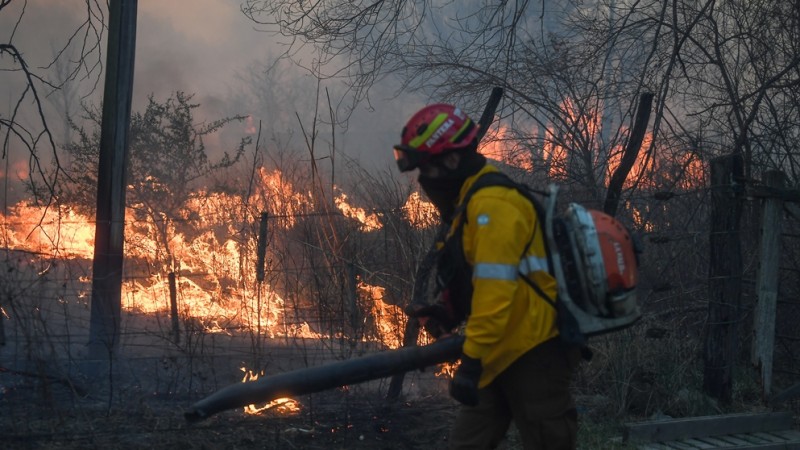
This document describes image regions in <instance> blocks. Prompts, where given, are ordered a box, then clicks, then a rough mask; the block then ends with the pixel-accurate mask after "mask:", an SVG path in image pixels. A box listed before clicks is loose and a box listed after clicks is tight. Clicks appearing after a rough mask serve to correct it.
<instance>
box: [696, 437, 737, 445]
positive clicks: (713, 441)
mask: <svg viewBox="0 0 800 450" xmlns="http://www.w3.org/2000/svg"><path fill="white" fill-rule="evenodd" d="M698 440H699V441H703V442H708V443H709V444H712V445H714V448H725V447H727V446H729V445H730V444H729V443H727V442H725V441H722V440H720V439H717V438H715V437H713V436H704V437H701V438H698Z"/></svg>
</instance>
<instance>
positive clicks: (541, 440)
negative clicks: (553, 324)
mask: <svg viewBox="0 0 800 450" xmlns="http://www.w3.org/2000/svg"><path fill="white" fill-rule="evenodd" d="M580 358H581V355H580V351H579V350H578V349H577V348H570V347H567V346H565V345H564V344H562V343H561V341H560V339H559V338H555V339H551V340H549V341H547V342H544V343H542V344H541V345H539V346H537V347H535V348H533V349H531V350H530V351H529V352H527V353H525V354H524V355H522V357H520V358H519V359H518V360H516V361H515V362H514V363H513V364H512V365H511V366H509V367H508V369H506V370H505V371H504V372H503V373H501V374H500V375H499V376H498V377H497V378H495V380H494V381H492V383H491V384H490V385H489V386H486V387H485V388H483V389H481V390H479V391H478V396H479V399H480V401H479V403H478V406H474V407H469V406H462V408H461V410H460V411H459V413H458V416H457V418H456V423H455V425H454V427H453V430H452V432H451V435H450V448H451V449H491V448H495V447H497V445H498V444H499V443H500V441H501V440H502V439H503V437H504V436H505V435H506V432H507V431H508V428H509V426H510V425H511V421H512V420H513V421H514V424H515V425H516V427H517V429H518V430H519V432H520V435H521V437H522V444H523V446H524V448H525V449H526V450H574V449H575V447H576V435H577V431H578V417H577V413H576V411H575V402H574V400H573V399H572V395H571V394H570V390H569V385H570V381H571V379H572V374H573V372H574V371H575V368H576V367H577V365H578V363H579V361H580Z"/></svg>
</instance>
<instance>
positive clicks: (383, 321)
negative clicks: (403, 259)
mask: <svg viewBox="0 0 800 450" xmlns="http://www.w3.org/2000/svg"><path fill="white" fill-rule="evenodd" d="M358 289H359V291H360V292H361V294H362V296H363V297H366V300H368V301H369V302H370V303H371V304H370V306H371V311H372V317H374V318H375V328H376V329H375V332H376V333H377V338H378V339H377V340H378V341H379V342H383V343H384V344H386V345H387V346H388V347H389V348H400V346H401V345H402V336H403V330H404V325H405V313H403V310H402V309H401V308H399V307H397V306H395V305H390V304H388V303H386V302H384V301H383V298H384V297H383V294H384V292H385V291H386V288H383V287H381V286H371V285H369V284H367V283H365V282H364V281H362V280H361V279H359V281H358Z"/></svg>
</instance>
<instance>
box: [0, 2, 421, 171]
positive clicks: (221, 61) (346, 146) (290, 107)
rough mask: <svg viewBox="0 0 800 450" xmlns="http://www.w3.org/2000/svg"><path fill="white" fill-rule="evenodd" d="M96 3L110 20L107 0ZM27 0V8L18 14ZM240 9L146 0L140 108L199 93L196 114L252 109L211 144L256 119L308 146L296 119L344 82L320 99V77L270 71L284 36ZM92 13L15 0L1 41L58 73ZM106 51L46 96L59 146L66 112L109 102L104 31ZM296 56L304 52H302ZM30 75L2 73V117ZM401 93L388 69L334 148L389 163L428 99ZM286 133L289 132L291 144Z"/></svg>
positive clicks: (141, 5)
mask: <svg viewBox="0 0 800 450" xmlns="http://www.w3.org/2000/svg"><path fill="white" fill-rule="evenodd" d="M98 4H99V5H100V6H101V7H102V8H103V10H102V11H100V12H101V13H102V14H103V15H104V18H103V20H104V21H105V22H106V23H107V19H108V11H106V10H105V4H106V3H105V2H98ZM23 6H24V8H25V11H24V15H22V16H21V17H22V19H21V20H20V15H21V11H22V9H21V8H22V7H23ZM96 6H97V5H96ZM239 7H240V2H238V1H230V0H169V1H164V0H139V2H138V15H137V43H136V61H135V73H134V92H133V97H134V102H133V110H134V111H140V110H142V109H143V108H144V106H145V105H146V101H147V96H148V95H153V96H154V97H155V98H156V99H158V100H161V101H163V100H166V98H168V96H170V95H171V94H172V93H174V92H175V91H183V92H186V93H190V94H194V96H195V97H194V102H195V103H198V104H200V105H201V107H200V108H199V109H198V110H197V113H196V118H197V119H199V120H206V121H207V120H214V119H218V118H221V117H226V116H232V115H245V116H251V120H250V122H249V124H242V125H237V126H235V127H229V128H227V129H226V130H225V132H224V133H221V134H220V135H219V136H217V139H218V142H211V143H209V144H210V145H208V146H209V147H210V148H213V147H215V146H216V147H219V148H218V151H219V152H220V153H221V152H222V151H223V150H230V149H232V148H233V147H234V146H235V145H236V143H237V142H238V138H239V137H241V136H243V135H245V134H246V133H247V132H248V126H249V132H252V130H253V124H257V123H259V122H261V123H262V124H266V125H267V126H265V127H264V128H265V132H266V131H267V130H268V129H270V126H272V130H271V131H269V132H276V133H287V134H291V135H293V136H294V138H291V139H295V140H294V141H292V142H288V143H285V144H284V145H287V146H290V147H291V146H295V147H298V148H297V151H301V152H306V149H305V148H303V145H304V144H303V143H302V141H301V140H299V139H298V137H299V136H300V134H301V132H300V129H299V125H298V121H299V120H302V121H304V122H305V123H304V125H305V126H307V127H308V126H309V124H310V123H311V121H312V118H313V115H314V110H315V108H314V106H315V103H316V104H317V106H318V108H319V112H318V113H319V114H320V116H321V117H326V114H327V102H326V100H325V98H326V91H325V90H326V89H327V95H331V96H332V97H333V99H334V101H337V100H338V98H337V96H338V95H344V94H342V93H343V92H345V89H344V81H342V80H326V81H323V83H322V85H321V88H322V94H321V95H320V96H319V98H320V100H319V101H317V97H318V93H317V90H318V89H319V86H320V85H318V83H317V80H316V79H315V78H314V77H312V76H310V75H309V74H308V72H307V71H305V70H303V69H301V68H299V67H297V66H296V65H293V64H291V63H289V62H284V63H281V64H280V65H279V68H280V71H279V73H278V74H273V75H269V76H266V75H264V68H265V67H270V66H272V65H274V62H275V59H276V58H277V56H278V55H280V54H281V53H282V51H283V50H284V47H283V44H282V43H281V41H282V39H283V40H285V39H286V38H285V37H284V38H282V37H279V36H275V35H273V34H270V33H267V32H264V31H259V30H258V29H257V25H256V24H254V23H253V22H251V21H249V20H248V19H247V18H246V17H244V15H243V14H242V13H241V12H240V10H239ZM86 14H87V13H86V2H85V1H84V0H59V1H54V0H28V1H27V2H21V1H16V2H12V3H11V4H10V6H7V7H6V8H4V9H3V10H2V11H0V42H3V43H9V42H11V43H13V44H14V45H15V46H16V47H17V48H18V49H19V50H20V51H21V52H22V54H23V55H24V57H25V59H26V62H27V63H28V65H29V67H31V68H33V69H34V70H35V71H36V72H37V73H39V74H41V75H43V76H44V77H45V78H47V79H49V80H57V79H59V76H58V73H57V70H56V68H55V67H54V66H51V67H46V66H47V65H48V64H49V63H50V62H51V61H52V60H53V55H54V54H55V52H56V51H57V49H59V48H61V47H62V46H63V45H64V43H65V42H66V41H67V40H68V39H69V37H70V35H71V33H73V32H74V30H75V29H77V28H78V26H79V25H80V24H81V23H83V21H85V20H86ZM18 20H19V24H18V25H15V24H16V23H17V21H18ZM98 24H99V21H98ZM12 33H13V34H12ZM12 36H13V39H12ZM104 38H105V36H104ZM100 50H101V51H102V55H100V54H99V53H97V52H95V53H92V54H91V55H90V57H89V64H87V66H86V67H85V68H84V69H83V70H82V72H81V73H80V76H79V77H78V79H77V81H75V82H73V83H70V86H69V89H67V90H66V92H57V93H53V94H51V95H50V96H48V97H46V100H45V102H46V105H45V107H46V113H47V116H48V120H49V121H50V124H51V129H52V130H53V132H54V133H53V134H54V138H55V140H56V141H57V144H58V145H61V144H63V142H64V141H66V140H69V139H72V138H74V136H71V135H70V133H69V132H68V130H67V127H66V126H65V124H66V121H65V119H64V116H65V115H67V114H69V115H70V116H71V117H73V118H75V117H77V116H78V115H79V113H80V110H81V102H88V103H91V104H94V105H95V106H98V105H99V104H100V102H101V100H102V99H101V96H102V92H103V81H104V78H103V73H102V72H101V71H100V67H99V66H98V65H97V64H96V63H97V62H99V63H100V64H101V65H105V54H106V42H105V39H104V40H103V42H102V43H101V47H100ZM299 57H300V58H303V56H302V53H301V54H300V55H299ZM307 58H308V60H309V61H310V58H313V53H311V52H309V56H308V57H307ZM3 59H5V61H4V60H0V68H2V69H8V68H10V67H13V62H12V61H11V60H10V58H6V57H4V58H3ZM23 81H24V79H23V78H22V77H21V76H20V73H19V72H7V71H2V72H0V96H1V97H0V98H3V99H4V100H5V105H4V106H3V107H1V108H0V114H2V115H3V116H5V117H7V116H8V115H9V114H10V111H11V110H12V108H14V103H15V101H16V99H17V98H18V96H19V93H20V92H21V91H20V90H21V89H23V88H24V84H23ZM42 89H43V90H45V89H44V88H42ZM395 94H396V86H395V85H393V84H392V80H391V77H389V78H388V79H387V81H385V82H382V84H378V85H376V86H375V88H374V89H373V90H371V92H370V97H371V99H372V101H371V102H370V104H369V105H366V104H364V105H361V106H358V107H357V108H356V110H355V111H354V112H353V115H352V117H351V118H350V120H349V123H348V127H347V129H346V130H344V129H337V137H336V151H337V152H340V153H342V154H345V155H348V156H349V157H351V158H353V159H355V160H357V161H359V163H361V164H363V165H364V166H365V167H377V168H386V167H389V165H390V164H391V146H392V144H394V143H396V141H397V139H398V138H399V134H400V129H401V128H402V126H403V123H404V122H405V120H406V119H407V118H408V117H409V116H410V115H411V114H412V113H413V112H414V110H415V109H416V108H418V107H420V106H422V105H423V102H424V100H423V99H421V98H419V97H416V96H410V95H409V96H400V97H397V96H396V95H395ZM28 103H30V102H28ZM28 103H26V106H27V109H25V108H23V110H24V111H22V113H21V115H20V117H19V120H20V121H22V122H24V123H25V124H26V125H29V126H30V124H31V123H33V122H35V116H36V112H35V110H34V109H33V108H32V107H31V105H30V104H28ZM323 113H324V114H323ZM298 116H299V117H300V119H299V120H298ZM330 134H331V131H330V127H329V128H328V129H326V130H324V131H322V130H321V131H320V139H321V140H322V141H323V143H326V144H329V142H328V141H330V140H331V139H330V138H328V137H327V136H330ZM253 138H254V139H255V136H253ZM263 138H264V141H263V142H262V144H261V145H262V148H264V147H266V150H267V151H268V150H269V148H268V147H269V145H270V144H269V142H268V138H269V136H263ZM288 139H289V138H286V137H284V142H286V141H287V140H288ZM5 157H6V158H7V161H2V164H1V165H0V167H1V168H0V170H2V176H3V178H6V177H7V179H9V180H14V179H15V178H20V177H24V176H25V175H24V172H25V171H26V168H27V164H28V155H27V154H26V151H25V150H24V149H21V148H13V151H12V152H11V153H10V154H9V155H6V156H5ZM6 163H8V167H9V168H8V170H6Z"/></svg>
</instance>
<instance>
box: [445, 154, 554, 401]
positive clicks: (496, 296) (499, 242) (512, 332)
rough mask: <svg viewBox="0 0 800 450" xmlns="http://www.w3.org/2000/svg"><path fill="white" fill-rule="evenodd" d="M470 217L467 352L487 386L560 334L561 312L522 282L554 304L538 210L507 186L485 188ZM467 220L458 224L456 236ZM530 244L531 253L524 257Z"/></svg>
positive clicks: (491, 169) (467, 235) (465, 244)
mask: <svg viewBox="0 0 800 450" xmlns="http://www.w3.org/2000/svg"><path fill="white" fill-rule="evenodd" d="M495 171H497V168H496V167H494V166H492V165H490V164H487V165H486V166H485V167H484V168H483V169H481V171H480V172H478V173H477V174H475V175H474V176H472V177H470V178H468V179H467V180H466V181H465V182H464V185H463V186H462V188H461V193H460V197H459V203H460V200H461V199H463V198H464V196H465V195H466V193H467V192H468V191H469V189H470V187H471V186H472V184H473V183H474V182H475V180H476V179H477V178H478V177H480V176H481V175H483V174H484V173H487V172H495ZM466 215H467V222H466V224H465V225H464V229H463V249H464V257H465V259H466V261H467V263H468V264H469V265H470V266H471V267H472V270H473V273H472V286H473V294H472V311H471V313H470V316H469V317H468V318H467V324H466V341H465V342H464V353H465V354H466V355H467V356H470V357H473V358H480V359H481V362H482V364H483V374H482V375H481V379H480V383H479V386H480V387H485V386H486V385H488V384H489V383H491V382H492V380H494V378H495V377H496V376H497V375H498V374H500V373H501V372H502V371H503V370H505V369H506V368H507V367H508V366H509V365H511V363H513V362H514V361H515V360H516V359H517V358H519V357H520V356H522V354H524V353H525V352H527V351H528V350H530V349H532V348H533V347H535V346H537V345H539V344H540V343H542V342H544V341H546V340H548V339H550V338H553V337H555V336H557V335H558V330H557V328H556V323H555V309H554V308H553V307H552V306H551V305H550V304H548V303H547V302H546V301H545V300H544V299H542V298H540V297H539V295H538V294H537V293H536V292H535V291H534V290H533V288H531V287H530V286H528V285H527V284H526V283H525V281H523V280H522V279H520V278H519V272H522V273H525V274H527V275H528V277H529V278H530V279H531V281H533V282H534V283H537V284H538V286H539V287H540V288H541V289H542V290H543V291H544V292H545V293H546V294H547V295H549V296H551V298H552V299H555V297H556V282H555V279H554V278H553V277H552V276H551V275H550V274H549V273H548V272H547V255H546V253H545V247H544V236H543V231H542V227H541V226H540V225H539V222H538V220H537V217H536V211H535V209H534V207H533V205H532V204H531V202H530V201H529V200H528V199H526V198H525V197H524V196H523V195H522V194H520V193H519V192H517V190H515V189H511V188H508V187H502V186H488V187H485V188H482V189H479V190H478V191H476V192H475V194H473V196H472V198H471V199H470V201H469V204H468V205H467V208H466ZM462 219H463V217H457V218H456V219H455V220H454V222H453V227H452V228H451V230H450V232H451V233H452V232H453V231H454V230H455V228H456V226H457V225H458V221H460V220H462ZM534 227H535V233H534ZM531 236H533V237H534V239H533V241H532V242H531ZM528 242H531V245H530V247H529V248H528V251H527V254H526V255H525V256H524V257H521V256H522V253H523V252H524V251H525V247H526V245H527V244H528Z"/></svg>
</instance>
